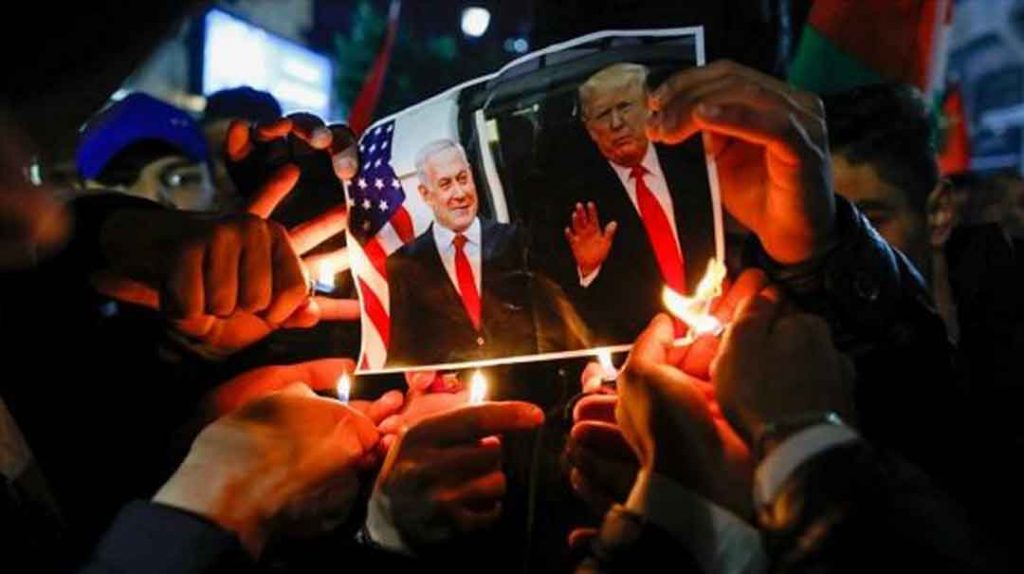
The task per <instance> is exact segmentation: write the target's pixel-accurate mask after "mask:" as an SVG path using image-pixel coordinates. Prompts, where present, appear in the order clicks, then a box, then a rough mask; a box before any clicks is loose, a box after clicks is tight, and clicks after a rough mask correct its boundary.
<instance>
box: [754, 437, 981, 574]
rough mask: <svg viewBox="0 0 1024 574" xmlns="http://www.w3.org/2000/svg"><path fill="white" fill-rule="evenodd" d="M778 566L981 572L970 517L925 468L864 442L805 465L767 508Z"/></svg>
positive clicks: (768, 535)
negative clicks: (929, 476) (933, 479)
mask: <svg viewBox="0 0 1024 574" xmlns="http://www.w3.org/2000/svg"><path fill="white" fill-rule="evenodd" d="M759 522H760V526H761V528H762V531H763V538H764V542H765V546H766V551H767V553H768V556H769V559H770V561H771V564H772V566H771V570H772V571H773V572H870V571H872V570H875V569H877V568H878V567H879V566H880V565H881V564H884V565H885V566H884V568H883V569H884V570H886V571H892V572H975V571H978V568H977V566H978V565H977V564H973V563H972V560H973V559H974V558H973V553H972V550H971V537H970V535H969V528H968V526H967V524H968V523H967V521H966V519H965V517H964V515H963V514H962V512H961V511H960V510H959V508H958V507H957V506H956V505H955V504H953V502H952V501H951V500H950V499H949V498H948V497H946V495H945V494H943V493H942V492H941V491H940V490H938V489H937V488H935V486H934V485H933V483H932V482H931V481H930V480H929V479H928V477H926V476H925V475H924V474H922V473H921V472H920V471H919V470H917V469H916V468H914V467H912V466H911V465H909V464H907V463H906V462H905V461H903V460H901V459H900V458H899V457H896V456H892V455H888V454H884V453H881V452H879V451H876V450H874V449H873V448H871V447H870V446H868V445H867V444H866V443H856V444H853V445H849V446H843V447H839V448H835V449H831V450H829V451H826V452H824V453H821V454H819V455H817V456H816V457H814V458H813V459H811V460H809V461H807V462H806V463H804V464H803V465H801V466H800V467H799V468H798V469H797V470H796V471H795V472H794V473H793V475H792V476H790V478H789V479H788V480H787V481H786V483H785V484H784V485H783V488H782V489H781V491H780V493H779V495H778V496H776V498H775V500H774V501H773V502H772V504H770V505H768V506H766V507H764V508H763V509H762V511H761V513H760V516H759Z"/></svg>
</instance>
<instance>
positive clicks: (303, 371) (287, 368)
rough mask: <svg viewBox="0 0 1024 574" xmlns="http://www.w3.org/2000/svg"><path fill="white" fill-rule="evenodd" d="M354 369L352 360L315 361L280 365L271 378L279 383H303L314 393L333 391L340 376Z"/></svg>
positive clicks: (354, 365) (354, 364)
mask: <svg viewBox="0 0 1024 574" xmlns="http://www.w3.org/2000/svg"><path fill="white" fill-rule="evenodd" d="M355 369H356V363H355V361H353V360H352V359H346V358H341V359H317V360H315V361H304V362H302V363H295V364H292V365H280V366H278V367H277V370H276V371H275V372H274V373H273V376H274V378H275V379H276V380H279V381H304V382H305V383H306V384H307V385H308V386H309V387H310V388H312V389H313V390H314V391H333V390H335V389H337V386H338V379H339V378H341V375H342V374H344V373H352V372H353V371H355Z"/></svg>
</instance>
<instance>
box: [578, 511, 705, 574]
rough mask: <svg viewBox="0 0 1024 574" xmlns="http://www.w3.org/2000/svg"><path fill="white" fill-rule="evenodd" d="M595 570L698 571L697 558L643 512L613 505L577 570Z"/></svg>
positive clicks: (586, 572)
mask: <svg viewBox="0 0 1024 574" xmlns="http://www.w3.org/2000/svg"><path fill="white" fill-rule="evenodd" d="M597 572H674V573H676V574H685V573H690V572H693V573H699V572H701V569H700V566H699V565H698V564H697V560H696V559H695V558H694V557H693V556H692V555H690V553H689V552H688V551H687V550H686V548H685V547H683V546H682V545H681V544H680V543H679V542H677V541H676V539H675V538H674V537H673V536H672V535H671V534H669V533H668V532H666V531H665V530H663V529H662V528H660V527H658V526H657V525H655V524H653V523H651V522H649V521H647V520H645V519H644V517H643V516H640V515H638V514H635V513H633V512H630V511H629V510H626V509H625V508H624V507H622V506H619V505H616V506H614V507H612V509H611V510H609V511H608V514H607V515H605V518H604V522H603V523H602V524H601V531H600V532H599V533H598V535H597V536H596V537H595V539H594V541H593V543H592V546H591V548H590V552H589V554H588V555H587V556H586V557H585V558H584V559H583V561H582V562H581V563H580V565H579V566H578V567H577V568H576V573H577V574H593V573H597Z"/></svg>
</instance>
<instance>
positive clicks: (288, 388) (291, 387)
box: [274, 381, 316, 397]
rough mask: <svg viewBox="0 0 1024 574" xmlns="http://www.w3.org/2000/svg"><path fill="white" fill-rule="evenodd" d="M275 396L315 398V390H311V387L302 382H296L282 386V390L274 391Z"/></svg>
mask: <svg viewBox="0 0 1024 574" xmlns="http://www.w3.org/2000/svg"><path fill="white" fill-rule="evenodd" d="M274 394H281V395H287V396H292V397H315V396H316V394H315V393H313V389H310V388H309V385H307V384H306V383H303V382H301V381H295V382H291V383H288V384H286V385H282V386H281V388H280V389H278V390H277V391H274Z"/></svg>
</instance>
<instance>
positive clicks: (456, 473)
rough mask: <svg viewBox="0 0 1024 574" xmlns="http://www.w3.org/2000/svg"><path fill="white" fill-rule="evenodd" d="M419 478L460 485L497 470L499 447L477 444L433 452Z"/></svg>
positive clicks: (499, 462)
mask: <svg viewBox="0 0 1024 574" xmlns="http://www.w3.org/2000/svg"><path fill="white" fill-rule="evenodd" d="M420 470H421V472H422V473H423V474H422V479H423V480H424V481H426V482H428V483H430V484H438V485H446V486H455V487H457V486H460V485H462V484H464V483H465V482H466V481H471V480H474V479H476V478H480V477H482V476H485V475H488V474H492V473H494V472H500V471H501V444H500V443H497V444H495V443H482V442H481V443H478V444H474V445H466V446H450V447H446V448H442V449H433V450H431V451H429V455H428V456H426V457H425V462H424V464H423V466H422V467H421V469H420Z"/></svg>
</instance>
